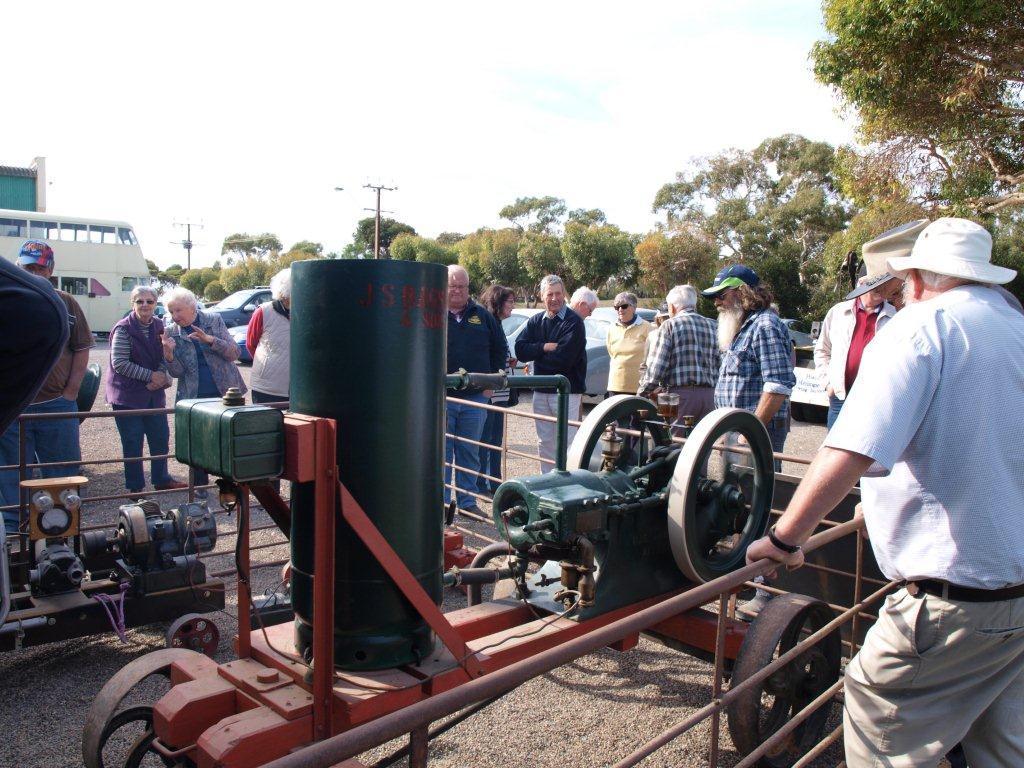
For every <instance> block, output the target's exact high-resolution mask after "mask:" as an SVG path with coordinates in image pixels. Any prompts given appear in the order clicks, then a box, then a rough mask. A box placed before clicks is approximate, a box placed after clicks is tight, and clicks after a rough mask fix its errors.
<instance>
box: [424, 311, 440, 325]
mask: <svg viewBox="0 0 1024 768" xmlns="http://www.w3.org/2000/svg"><path fill="white" fill-rule="evenodd" d="M422 320H423V326H424V327H425V328H434V329H437V328H441V327H443V326H444V313H443V312H424V313H423V315H422Z"/></svg>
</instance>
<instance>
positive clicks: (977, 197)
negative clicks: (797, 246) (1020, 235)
mask: <svg viewBox="0 0 1024 768" xmlns="http://www.w3.org/2000/svg"><path fill="white" fill-rule="evenodd" d="M824 17H825V18H824V20H825V28H826V29H827V31H828V32H829V34H830V39H828V40H825V41H822V42H818V43H817V44H815V46H814V50H813V52H812V56H813V59H814V71H815V75H816V76H817V78H818V79H819V80H820V81H821V82H822V83H825V84H827V85H831V86H833V87H834V88H835V89H836V90H837V91H838V93H839V94H840V95H841V96H842V97H843V98H844V99H845V100H846V102H847V103H848V104H849V105H850V106H852V107H853V108H854V109H855V110H856V111H857V113H858V115H859V117H860V131H861V134H862V137H863V139H864V140H865V141H866V142H869V143H870V144H871V147H870V150H869V151H868V152H866V153H861V154H860V155H857V156H856V157H854V158H852V162H851V163H850V166H851V167H852V168H853V170H854V171H855V173H854V178H856V179H857V180H858V181H860V182H861V183H862V185H863V186H864V187H866V189H867V190H868V191H870V190H872V188H874V189H875V190H877V189H889V190H893V189H896V190H897V191H900V192H904V193H906V194H909V195H910V196H912V197H913V199H914V200H916V201H917V202H919V203H921V204H924V205H926V206H929V207H940V208H951V209H952V210H953V212H966V211H974V212H977V213H992V212H995V211H997V210H1000V209H1003V208H1005V207H1008V206H1024V99H1022V91H1024V12H1022V9H1021V4H1020V2H1019V0H1011V1H1009V2H992V1H991V0H902V1H901V2H891V0H826V2H825V4H824Z"/></svg>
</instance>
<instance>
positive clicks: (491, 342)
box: [448, 299, 508, 397]
mask: <svg viewBox="0 0 1024 768" xmlns="http://www.w3.org/2000/svg"><path fill="white" fill-rule="evenodd" d="M507 359H508V343H507V342H506V341H505V334H504V333H502V331H501V325H500V324H499V323H498V319H497V318H496V317H495V316H494V315H492V314H491V313H490V312H488V311H487V310H486V309H484V308H483V307H482V306H480V305H479V304H477V303H476V302H475V301H473V300H472V299H470V300H469V304H467V305H466V308H465V309H464V310H462V322H461V323H460V322H458V321H456V319H455V316H454V315H453V314H452V313H451V312H449V313H448V373H455V372H456V371H457V370H459V368H465V369H466V371H468V372H469V373H498V372H499V371H501V370H502V369H504V367H505V362H506V361H507ZM479 392H480V390H471V389H464V390H460V391H459V392H458V393H455V392H452V393H451V394H452V396H454V397H459V396H461V395H470V394H476V393H479Z"/></svg>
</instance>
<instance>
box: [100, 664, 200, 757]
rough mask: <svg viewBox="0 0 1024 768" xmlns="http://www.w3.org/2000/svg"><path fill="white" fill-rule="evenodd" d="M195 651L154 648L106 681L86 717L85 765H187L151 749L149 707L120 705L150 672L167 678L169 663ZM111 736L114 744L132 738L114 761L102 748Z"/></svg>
mask: <svg viewBox="0 0 1024 768" xmlns="http://www.w3.org/2000/svg"><path fill="white" fill-rule="evenodd" d="M195 653H196V652H195V651H190V650H186V649H183V648H167V649H164V650H160V651H153V652H152V653H147V654H146V655H145V656H140V657H139V658H137V659H135V660H134V661H131V662H130V663H128V664H127V665H125V666H124V667H122V668H121V669H120V670H118V672H117V674H115V675H114V676H113V677H112V678H110V679H109V680H108V681H107V682H106V684H105V685H104V686H103V687H102V688H101V689H100V692H99V693H98V694H97V695H96V698H95V699H93V702H92V705H91V706H90V707H89V711H88V713H87V714H86V718H85V730H84V732H83V733H82V760H83V762H84V763H85V768H142V767H143V766H145V767H146V768H149V766H160V765H163V766H167V767H168V768H171V767H172V766H174V767H176V768H179V767H180V768H184V766H187V765H188V762H187V761H186V762H182V761H181V760H169V759H167V758H165V757H164V756H163V755H161V754H159V753H158V752H156V751H155V750H153V749H152V744H153V739H154V738H155V734H154V733H153V707H152V706H149V705H142V706H133V707H128V708H127V709H123V710H120V711H119V708H120V706H121V702H122V701H124V699H125V698H126V697H127V696H128V695H129V694H130V693H131V692H132V690H133V689H134V688H135V687H136V686H137V685H139V683H141V682H142V681H143V680H145V679H146V678H148V677H150V676H152V675H160V676H162V677H165V678H169V677H170V669H171V664H173V663H174V662H175V661H177V660H178V659H184V658H188V657H191V656H194V655H195ZM119 731H120V733H119ZM112 739H113V740H114V743H115V744H116V743H117V742H118V741H122V742H128V741H131V744H130V746H128V747H126V748H125V749H119V750H118V753H119V754H118V755H117V757H116V762H115V761H114V759H112V758H113V755H110V754H107V755H104V747H106V746H107V744H108V743H109V742H110V741H111V740H112ZM111 746H114V745H113V744H112V745H111Z"/></svg>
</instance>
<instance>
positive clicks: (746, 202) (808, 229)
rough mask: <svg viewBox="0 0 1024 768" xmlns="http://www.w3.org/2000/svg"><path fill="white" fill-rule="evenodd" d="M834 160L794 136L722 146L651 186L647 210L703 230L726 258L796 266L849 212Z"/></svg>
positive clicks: (828, 151) (825, 148)
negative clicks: (786, 261)
mask: <svg viewBox="0 0 1024 768" xmlns="http://www.w3.org/2000/svg"><path fill="white" fill-rule="evenodd" d="M834 159H835V151H834V150H833V148H832V147H831V146H830V145H829V144H826V143H824V142H816V141H810V140H809V139H806V138H804V137H803V136H797V135H794V134H786V135H784V136H778V137H775V138H771V139H766V140H765V141H763V142H762V143H761V144H760V145H759V146H758V147H757V148H756V149H754V150H753V151H746V150H739V149H729V150H726V151H724V152H721V153H719V154H717V155H712V156H711V157H703V158H697V159H696V160H695V161H694V170H693V171H690V172H681V173H678V174H676V181H675V182H673V183H670V184H665V185H664V186H663V187H662V188H661V189H660V190H658V193H657V195H656V196H655V199H654V206H653V209H654V211H655V212H658V211H661V212H664V213H665V214H666V216H667V218H668V223H669V226H670V227H673V226H677V225H685V226H689V227H692V228H696V229H698V230H700V231H702V232H704V233H705V234H706V235H707V236H708V237H709V238H711V239H712V241H713V242H714V243H715V244H716V246H717V247H718V249H719V251H720V253H721V254H722V255H723V256H724V257H726V258H728V259H733V260H740V261H743V260H749V259H758V258H767V257H771V256H783V257H788V258H793V259H795V260H796V262H797V264H798V266H801V265H804V264H806V263H808V262H810V261H812V260H814V259H816V258H817V257H819V256H820V255H821V253H822V251H823V250H824V247H825V243H826V241H827V240H828V238H829V237H830V236H831V235H832V234H833V233H834V232H838V231H840V230H841V229H842V228H843V227H844V226H845V224H846V221H847V218H848V215H849V214H848V205H849V204H848V201H847V200H846V198H845V197H844V196H843V194H842V191H841V189H840V187H839V185H838V183H837V180H836V178H835V175H834V167H833V166H834ZM798 274H800V273H798Z"/></svg>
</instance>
